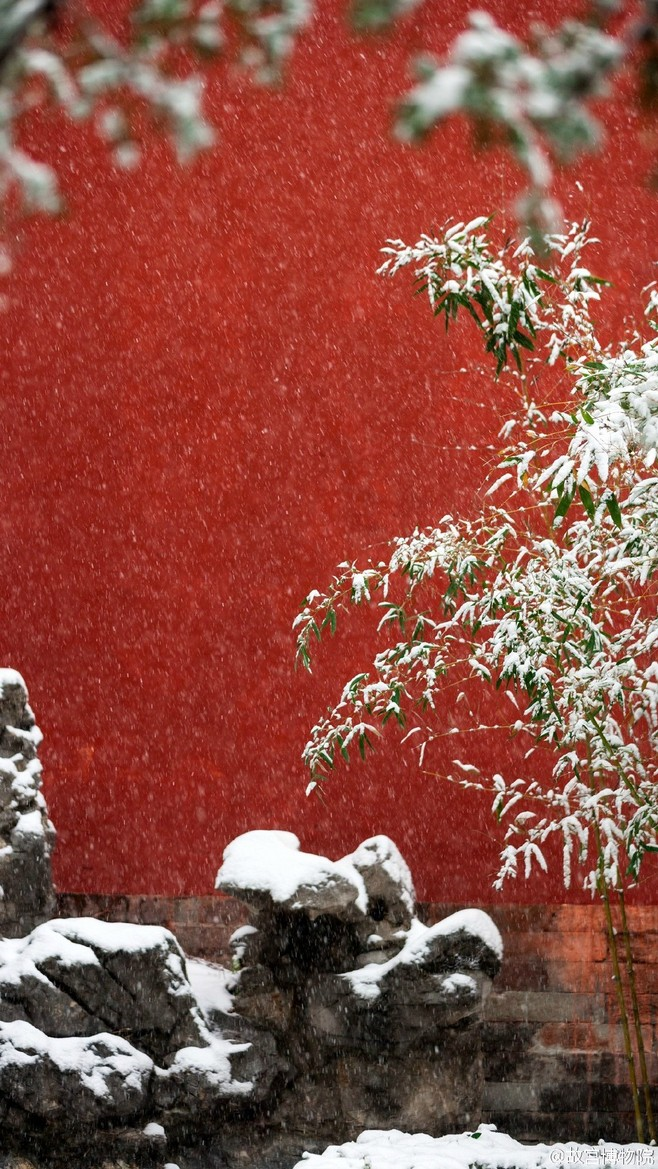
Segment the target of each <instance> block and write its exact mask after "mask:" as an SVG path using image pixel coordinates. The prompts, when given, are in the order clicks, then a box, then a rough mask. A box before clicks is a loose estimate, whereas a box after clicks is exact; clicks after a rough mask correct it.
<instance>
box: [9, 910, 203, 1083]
mask: <svg viewBox="0 0 658 1169" xmlns="http://www.w3.org/2000/svg"><path fill="white" fill-rule="evenodd" d="M7 1015H9V1016H10V1017H11V1018H13V1019H16V1018H21V1019H23V1020H24V1021H26V1022H30V1023H33V1024H34V1025H35V1026H37V1027H39V1028H40V1029H42V1030H43V1031H45V1033H46V1034H48V1035H51V1036H53V1037H55V1036H59V1037H62V1036H74V1035H78V1036H80V1035H94V1034H96V1033H97V1032H98V1031H110V1032H112V1031H114V1032H119V1033H120V1034H121V1035H123V1036H125V1037H126V1038H127V1039H129V1040H130V1041H131V1042H133V1041H135V1042H137V1045H138V1046H139V1047H140V1048H142V1049H143V1050H145V1051H146V1052H147V1053H148V1055H150V1056H151V1058H152V1059H155V1060H159V1061H161V1062H162V1061H166V1060H167V1058H168V1057H169V1056H172V1055H173V1054H174V1053H175V1052H176V1051H177V1050H178V1049H179V1048H180V1047H183V1046H189V1045H196V1044H200V1043H201V1044H203V1043H204V1042H205V1041H206V1035H207V1030H206V1025H205V1022H204V1020H203V1017H202V1015H201V1012H200V1010H199V1008H198V1006H197V1003H196V999H195V998H194V994H193V992H192V988H191V986H190V984H189V982H188V979H187V975H186V971H185V958H184V955H183V952H182V950H181V949H180V947H179V945H178V943H177V941H176V939H175V938H174V936H173V934H171V933H170V932H169V931H168V930H165V929H162V928H160V927H158V926H138V925H124V924H122V923H115V922H100V921H96V920H95V919H94V918H74V919H71V920H67V919H62V920H55V921H51V922H48V923H46V924H44V925H41V926H38V927H37V928H36V929H35V930H34V931H33V932H32V933H31V934H30V935H29V936H28V937H27V938H20V939H18V938H16V939H7V940H5V941H0V1017H2V1018H7Z"/></svg>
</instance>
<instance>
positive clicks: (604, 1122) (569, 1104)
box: [59, 894, 658, 1141]
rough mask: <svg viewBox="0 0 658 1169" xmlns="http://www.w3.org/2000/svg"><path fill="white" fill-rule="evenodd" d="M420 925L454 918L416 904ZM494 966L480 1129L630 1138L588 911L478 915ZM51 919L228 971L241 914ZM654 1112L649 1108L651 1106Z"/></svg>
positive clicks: (651, 1050) (613, 1011)
mask: <svg viewBox="0 0 658 1169" xmlns="http://www.w3.org/2000/svg"><path fill="white" fill-rule="evenodd" d="M423 908H424V914H425V917H426V919H427V921H428V922H430V923H431V922H434V921H438V920H440V919H441V918H443V917H445V916H446V915H448V914H449V913H452V912H454V911H455V910H456V909H458V908H461V906H457V905H455V904H437V903H432V904H428V905H425V906H424V907H423ZM481 908H483V909H486V911H487V912H488V913H490V915H491V917H492V918H493V919H494V921H495V922H496V924H497V925H498V928H499V929H500V932H501V934H502V936H503V941H504V945H505V957H504V960H503V967H502V971H501V973H500V974H499V975H498V978H497V979H496V982H495V985H494V990H493V991H492V993H491V995H490V996H489V999H488V1002H487V1004H486V1009H485V1027H484V1054H485V1089H484V1102H485V1111H484V1112H483V1115H482V1117H481V1119H482V1120H483V1121H488V1122H493V1123H495V1124H497V1125H498V1127H499V1128H501V1129H504V1130H505V1131H506V1132H509V1133H510V1134H511V1135H512V1136H514V1137H516V1138H518V1139H522V1140H557V1139H560V1140H567V1139H573V1140H589V1141H596V1140H598V1139H599V1138H604V1139H606V1140H618V1141H622V1140H631V1139H634V1127H633V1116H632V1111H631V1101H630V1093H629V1089H628V1087H627V1075H626V1063H625V1058H624V1054H623V1046H622V1034H621V1027H620V1025H619V1021H618V1012H617V1007H616V1000H615V995H614V987H613V983H612V979H611V970H610V965H609V962H608V961H607V942H606V937H605V930H604V926H603V916H602V912H601V908H600V906H599V905H598V904H594V905H577V906H573V905H554V906H541V905H535V906H512V907H502V908H501V907H499V906H493V907H492V906H488V905H482V906H481ZM59 909H60V912H61V913H62V914H63V915H66V916H68V915H76V914H85V915H87V914H89V915H99V916H102V917H107V918H108V919H110V920H129V921H141V922H144V923H154V924H162V925H166V926H167V927H168V928H170V929H172V930H173V931H174V933H175V934H176V936H177V937H178V938H179V940H180V942H181V944H182V945H183V948H184V949H186V950H187V951H188V952H189V953H190V954H195V955H200V956H203V957H206V958H212V959H215V960H219V961H228V960H229V948H228V940H229V937H230V935H231V933H232V932H233V930H234V929H235V928H236V927H237V926H239V925H240V924H242V922H243V921H244V920H245V915H244V909H243V907H242V906H240V905H239V904H238V903H237V902H235V901H233V900H232V899H222V898H218V897H200V898H153V897H116V898H113V897H112V898H111V897H93V896H84V895H81V894H80V895H71V894H68V895H61V896H60V898H59ZM629 919H630V925H631V929H632V930H633V931H635V934H636V942H635V945H634V948H635V954H636V963H637V981H638V989H639V992H640V996H641V1004H642V1011H643V1019H644V1025H645V1026H644V1031H645V1044H646V1048H647V1052H648V1059H649V1075H650V1078H651V1080H652V1082H653V1083H655V1084H657V1085H658V1056H657V1055H656V1054H655V1053H656V1047H657V1041H658V994H656V991H655V974H654V971H655V954H656V944H657V943H658V907H653V906H635V907H632V908H631V909H630V910H629ZM655 1106H656V1105H655V1104H654V1107H655Z"/></svg>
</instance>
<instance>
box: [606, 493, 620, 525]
mask: <svg viewBox="0 0 658 1169" xmlns="http://www.w3.org/2000/svg"><path fill="white" fill-rule="evenodd" d="M605 506H606V507H607V509H608V511H609V512H610V516H611V518H612V522H613V523H614V524H615V526H616V527H618V528H620V527H621V510H620V508H619V503H618V501H617V496H616V495H615V493H614V491H609V492H608V493H607V494H606V496H605Z"/></svg>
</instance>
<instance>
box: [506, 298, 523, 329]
mask: <svg viewBox="0 0 658 1169" xmlns="http://www.w3.org/2000/svg"><path fill="white" fill-rule="evenodd" d="M520 316H521V305H520V304H519V301H518V300H515V301H513V302H512V307H511V309H510V314H509V321H508V324H507V334H508V336H509V337H513V336H514V333H515V332H516V326H517V325H518V323H519V317H520Z"/></svg>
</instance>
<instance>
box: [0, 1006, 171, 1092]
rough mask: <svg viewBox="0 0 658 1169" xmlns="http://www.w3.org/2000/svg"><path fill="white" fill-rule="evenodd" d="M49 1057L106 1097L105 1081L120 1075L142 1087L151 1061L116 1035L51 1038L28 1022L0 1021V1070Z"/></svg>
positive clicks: (127, 1082)
mask: <svg viewBox="0 0 658 1169" xmlns="http://www.w3.org/2000/svg"><path fill="white" fill-rule="evenodd" d="M44 1056H47V1057H49V1058H50V1059H51V1060H52V1062H53V1063H54V1064H55V1066H56V1067H57V1068H58V1069H59V1071H60V1072H62V1073H67V1072H68V1073H71V1072H74V1073H76V1074H77V1075H78V1076H79V1077H80V1079H81V1081H82V1083H83V1084H84V1085H85V1087H87V1088H88V1089H89V1090H90V1091H91V1092H93V1094H94V1095H95V1096H98V1097H99V1098H105V1097H109V1096H110V1095H111V1090H110V1088H109V1087H108V1083H107V1081H108V1080H110V1079H113V1078H114V1077H116V1076H117V1075H119V1076H121V1079H122V1080H123V1081H124V1083H125V1084H126V1086H127V1087H129V1088H133V1089H135V1090H136V1091H141V1090H142V1088H143V1085H144V1081H145V1080H146V1079H147V1078H148V1077H149V1076H150V1075H151V1073H152V1071H153V1066H154V1065H153V1061H152V1060H151V1059H149V1057H148V1056H147V1055H144V1053H143V1052H142V1051H137V1049H136V1048H134V1047H133V1046H132V1044H130V1043H128V1041H127V1040H126V1039H122V1038H121V1036H119V1035H110V1034H109V1033H106V1032H101V1033H100V1034H98V1035H93V1036H91V1037H89V1036H85V1037H78V1036H75V1037H74V1038H70V1039H69V1038H65V1039H61V1038H58V1039H53V1038H52V1037H51V1036H49V1035H44V1033H43V1031H39V1030H38V1028H36V1027H33V1026H32V1024H31V1023H24V1022H22V1021H17V1022H13V1023H0V1073H1V1072H2V1071H3V1070H4V1069H5V1068H7V1067H16V1066H19V1067H20V1066H25V1065H26V1064H27V1065H30V1064H36V1063H38V1062H39V1060H40V1059H42V1058H43V1057H44Z"/></svg>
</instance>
